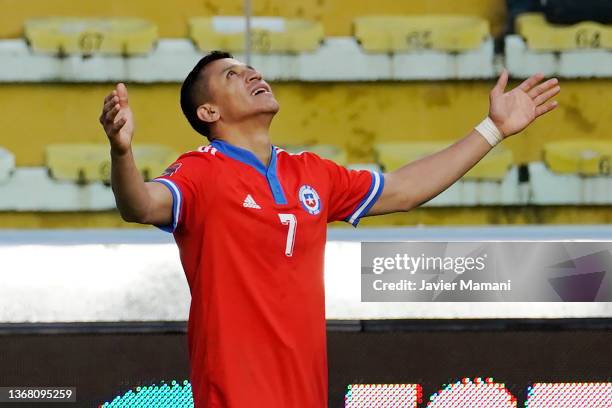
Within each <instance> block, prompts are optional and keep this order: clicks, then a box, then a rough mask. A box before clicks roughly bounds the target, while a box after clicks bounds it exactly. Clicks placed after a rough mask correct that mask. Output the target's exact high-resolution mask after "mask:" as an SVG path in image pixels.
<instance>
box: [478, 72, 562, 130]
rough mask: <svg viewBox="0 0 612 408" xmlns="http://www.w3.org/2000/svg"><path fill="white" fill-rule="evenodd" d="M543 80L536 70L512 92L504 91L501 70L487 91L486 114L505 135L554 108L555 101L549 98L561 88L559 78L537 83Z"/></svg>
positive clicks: (504, 78) (504, 77) (503, 76)
mask: <svg viewBox="0 0 612 408" xmlns="http://www.w3.org/2000/svg"><path fill="white" fill-rule="evenodd" d="M543 79H544V75H543V74H540V73H538V74H535V75H532V76H531V77H529V78H527V79H526V80H525V81H523V83H522V84H520V85H519V86H517V87H516V88H514V89H512V90H511V91H508V92H504V90H505V88H506V85H507V84H508V71H507V70H506V69H504V70H503V71H502V73H501V75H500V76H499V79H498V80H497V84H496V85H495V87H494V88H493V89H492V90H491V93H490V94H489V117H490V118H491V120H492V121H493V123H495V125H496V126H497V128H498V129H499V130H500V131H501V132H502V134H503V135H504V137H508V136H511V135H513V134H516V133H518V132H520V131H521V130H523V129H525V128H526V127H527V126H529V124H530V123H531V122H533V121H534V120H535V119H536V118H537V117H539V116H541V115H543V114H545V113H547V112H550V111H551V110H553V109H555V108H556V107H557V105H558V103H557V101H551V100H550V99H551V98H552V97H554V96H555V95H557V94H558V93H559V91H560V90H561V87H560V86H559V81H558V80H557V78H551V79H549V80H547V81H545V82H542V83H540V82H541V81H542V80H543Z"/></svg>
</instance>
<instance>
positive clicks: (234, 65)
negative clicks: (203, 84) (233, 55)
mask: <svg viewBox="0 0 612 408" xmlns="http://www.w3.org/2000/svg"><path fill="white" fill-rule="evenodd" d="M240 66H245V67H247V68H249V69H252V70H253V71H255V68H253V67H252V66H250V65H245V64H232V65H230V66H229V67H227V68H225V69H223V71H221V75H223V74H224V73H225V72H227V71H229V70H230V69H232V68H236V67H240Z"/></svg>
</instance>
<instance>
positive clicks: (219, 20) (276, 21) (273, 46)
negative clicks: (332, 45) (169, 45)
mask: <svg viewBox="0 0 612 408" xmlns="http://www.w3.org/2000/svg"><path fill="white" fill-rule="evenodd" d="M244 27H245V25H244V19H243V18H242V17H233V16H226V17H210V18H209V17H194V18H191V19H190V20H189V35H190V36H191V39H192V40H193V41H194V42H195V44H196V46H197V47H198V48H199V49H200V50H201V51H210V50H214V49H220V50H228V51H230V52H244V51H245V41H244V40H245V38H244V30H245V28H244ZM251 33H252V36H251V50H252V51H253V52H256V53H261V54H266V53H300V52H309V51H314V50H316V49H317V48H319V46H320V44H321V41H323V38H324V34H323V25H322V24H321V23H319V22H315V21H310V20H304V19H285V18H275V17H253V18H252V25H251Z"/></svg>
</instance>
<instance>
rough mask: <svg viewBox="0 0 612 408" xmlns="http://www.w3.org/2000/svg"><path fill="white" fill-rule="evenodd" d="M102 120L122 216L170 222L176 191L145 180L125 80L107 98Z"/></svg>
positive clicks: (160, 222)
mask: <svg viewBox="0 0 612 408" xmlns="http://www.w3.org/2000/svg"><path fill="white" fill-rule="evenodd" d="M99 120H100V123H101V124H102V126H103V127H104V131H105V132H106V135H107V136H108V141H109V143H110V155H111V185H112V189H113V193H114V194H115V201H116V203H117V208H118V209H119V212H120V213H121V217H122V218H123V219H124V220H126V221H130V222H138V223H141V224H154V225H168V224H170V223H171V222H172V194H171V193H170V191H169V190H168V189H167V188H166V187H165V186H163V185H161V184H160V183H154V182H150V183H145V182H144V180H143V178H142V175H141V174H140V172H139V171H138V168H137V167H136V163H135V162H134V156H133V154H132V137H133V135H134V117H133V114H132V110H131V109H130V106H129V104H128V92H127V88H126V86H125V85H124V84H121V83H120V84H117V86H116V88H115V89H114V90H113V91H112V92H111V93H110V94H108V95H107V96H106V98H104V107H103V108H102V114H101V115H100V118H99Z"/></svg>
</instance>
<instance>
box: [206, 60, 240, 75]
mask: <svg viewBox="0 0 612 408" xmlns="http://www.w3.org/2000/svg"><path fill="white" fill-rule="evenodd" d="M239 66H240V67H245V66H246V65H245V64H244V63H243V62H241V61H238V60H237V59H235V58H221V59H218V60H215V61H213V62H211V63H210V64H208V66H207V68H208V69H207V71H208V72H209V73H210V74H212V75H213V76H218V75H220V74H223V73H224V72H225V71H227V70H228V69H229V68H231V67H239Z"/></svg>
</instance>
